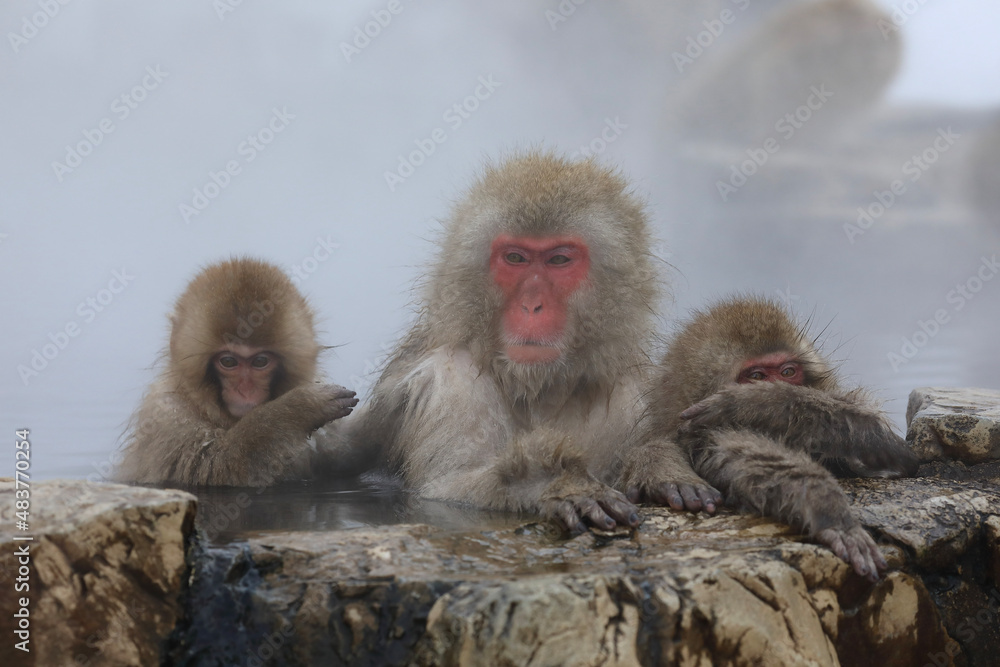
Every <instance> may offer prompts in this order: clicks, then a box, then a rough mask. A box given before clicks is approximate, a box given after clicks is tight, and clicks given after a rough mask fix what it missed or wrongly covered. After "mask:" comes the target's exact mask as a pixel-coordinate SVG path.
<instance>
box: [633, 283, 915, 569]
mask: <svg viewBox="0 0 1000 667" xmlns="http://www.w3.org/2000/svg"><path fill="white" fill-rule="evenodd" d="M652 401H653V402H654V404H655V405H656V413H655V414H656V417H655V421H656V424H655V430H656V431H657V432H661V433H666V434H678V438H679V440H680V442H681V444H682V445H683V446H684V447H685V449H686V450H687V451H688V452H689V453H690V455H691V459H692V462H693V463H694V468H695V470H696V471H698V472H699V473H700V474H701V475H703V476H704V478H705V479H706V480H708V481H709V482H710V483H712V484H714V485H715V486H717V487H718V488H719V489H721V490H722V493H723V495H724V497H725V498H726V502H727V503H730V504H734V505H737V506H741V507H743V508H745V509H750V510H752V511H755V512H757V513H760V514H763V515H767V516H772V517H775V518H778V519H780V520H782V521H785V522H786V523H789V524H791V525H793V526H795V527H797V528H800V529H802V530H804V531H805V532H806V533H807V534H808V535H809V536H811V537H813V538H814V539H816V540H817V541H819V542H821V543H822V544H825V545H827V546H828V547H829V548H830V549H831V550H833V552H834V553H836V554H837V555H838V556H839V557H840V558H842V559H844V560H845V561H847V562H848V563H850V564H851V565H852V566H853V568H854V570H855V571H856V572H857V573H858V574H860V575H862V576H867V577H869V578H871V579H872V580H875V579H877V578H878V575H879V572H880V571H883V570H884V569H885V568H886V561H885V558H884V557H883V556H882V554H881V552H880V551H879V549H878V547H877V546H876V545H875V542H874V540H872V538H871V536H870V535H869V534H868V533H867V532H866V531H865V529H864V528H862V527H861V525H860V524H859V523H858V521H857V519H855V518H854V517H853V516H852V515H851V511H850V506H849V503H848V499H847V496H846V495H845V494H844V492H843V490H842V489H841V488H840V486H839V485H838V484H837V480H836V479H835V478H834V476H833V474H831V472H830V470H834V471H837V472H838V473H840V474H847V475H858V476H864V477H899V476H904V475H913V474H915V472H916V468H917V459H916V457H915V456H914V454H913V453H912V452H911V451H910V449H909V448H908V447H907V446H906V444H905V442H904V441H903V439H902V438H900V437H899V436H898V435H896V433H894V432H893V429H892V426H891V424H890V423H889V420H888V419H887V418H886V416H885V415H884V414H883V413H882V412H881V411H880V410H879V409H878V408H877V407H876V406H875V405H874V404H873V402H872V401H871V399H870V398H869V397H868V396H867V395H866V394H865V393H864V391H863V390H861V389H855V390H852V391H845V390H843V389H841V388H840V386H839V383H838V381H837V377H836V374H835V373H834V370H833V368H832V367H831V365H830V363H829V362H828V361H827V360H826V359H825V358H823V356H822V355H820V353H819V352H818V351H817V349H816V347H815V345H814V341H813V339H810V338H809V337H808V336H807V334H806V332H805V330H804V328H803V327H801V326H799V325H798V324H796V322H795V321H794V320H793V319H792V318H791V317H790V316H789V315H788V313H787V312H786V311H785V310H784V309H783V308H782V307H780V306H778V305H777V304H775V303H773V302H771V301H767V300H764V299H759V298H753V297H736V298H732V299H730V300H728V301H723V302H721V303H718V304H716V305H714V306H713V307H712V308H710V309H708V310H707V311H704V312H701V313H698V314H696V315H695V317H694V318H693V319H692V320H691V321H690V322H689V323H688V324H687V325H686V326H685V327H684V328H683V329H682V330H681V331H680V332H679V333H678V334H677V335H676V337H675V338H674V339H673V341H672V342H671V344H670V346H669V349H668V352H667V354H666V357H665V359H664V360H663V365H662V369H661V375H660V380H659V382H658V383H657V386H656V389H655V390H654V392H653V394H652ZM824 466H826V467H824ZM827 468H830V470H828V469H827Z"/></svg>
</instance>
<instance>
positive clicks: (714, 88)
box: [0, 0, 1000, 479]
mask: <svg viewBox="0 0 1000 667" xmlns="http://www.w3.org/2000/svg"><path fill="white" fill-rule="evenodd" d="M876 7H881V8H882V10H881V11H880V10H878V9H876ZM998 24H1000V7H998V6H997V5H996V3H993V2H990V1H989V0H949V1H948V2H943V1H934V0H924V1H920V0H898V1H896V2H884V3H881V4H879V5H876V4H871V3H868V2H864V1H861V0H828V1H822V2H820V1H807V0H711V1H706V0H697V1H695V0H691V1H689V2H671V3H658V2H638V1H636V0H633V1H626V2H600V1H598V0H576V1H574V0H562V1H561V2H560V1H559V0H545V1H541V2H539V1H537V0H530V1H529V0H523V1H522V0H518V1H509V0H508V1H504V2H493V3H468V2H459V1H457V0H446V1H442V2H435V3H427V2H412V1H409V0H393V1H392V2H389V1H375V2H351V3H323V2H316V1H312V2H309V1H304V0H300V1H288V2H283V3H262V2H253V1H251V0H243V1H240V0H214V1H213V0H178V1H174V2H170V3H166V2H160V3H134V2H126V1H125V0H105V1H101V2H97V1H94V0H73V1H68V0H67V1H66V4H61V0H7V1H6V2H4V3H3V5H2V6H0V28H2V34H3V43H2V44H0V126H2V128H3V129H2V132H0V284H2V289H0V308H2V310H0V312H2V313H3V314H4V318H3V324H2V328H0V349H2V350H3V357H2V363H0V424H2V426H3V428H4V429H6V433H7V434H8V435H9V436H12V435H13V431H14V430H15V429H19V428H28V429H30V430H31V441H32V449H31V451H32V455H33V456H32V461H31V471H30V472H31V474H32V477H33V479H40V478H51V477H88V476H90V477H91V478H92V479H99V478H100V477H101V474H102V473H104V472H106V471H107V470H109V463H110V462H111V461H112V460H113V456H114V453H115V451H116V448H117V447H118V438H119V436H120V434H121V432H122V430H123V428H124V425H125V423H126V421H127V419H128V416H129V414H130V413H131V412H132V410H133V409H134V408H135V407H136V405H137V404H138V402H139V399H140V397H141V395H142V393H143V391H144V390H145V388H146V386H147V385H148V384H149V383H150V382H151V381H152V379H153V378H154V375H155V361H156V359H157V357H158V355H159V353H160V352H161V350H162V349H163V348H164V345H165V342H166V337H167V332H168V328H167V314H168V312H169V311H170V309H171V307H172V305H173V302H174V300H175V299H176V297H177V296H178V295H179V294H180V292H181V291H182V290H183V288H184V287H185V285H186V284H187V282H188V280H190V278H191V277H193V275H194V274H195V273H196V272H197V271H198V270H199V268H201V267H203V266H204V265H206V264H208V263H211V262H214V261H217V260H219V259H222V258H226V257H229V256H231V255H242V254H249V255H253V256H257V257H260V258H263V259H266V260H269V261H271V262H274V263H276V264H278V265H280V266H282V267H283V268H285V269H286V270H287V271H288V272H289V274H290V275H292V276H293V277H294V278H295V280H296V283H297V285H298V286H299V288H300V289H301V290H302V291H303V292H304V293H305V294H306V295H307V297H308V298H309V300H310V302H311V303H312V305H313V307H314V308H315V310H316V311H317V313H318V315H319V322H320V328H321V331H322V342H323V343H324V344H326V345H330V346H335V347H334V348H333V349H331V350H329V351H328V352H327V353H326V354H325V355H324V357H323V360H322V362H323V367H324V370H325V373H326V375H327V376H328V378H329V379H331V380H333V381H336V382H338V383H340V384H344V385H347V386H349V387H353V388H355V389H357V390H358V391H359V393H361V395H362V400H364V398H365V395H366V392H367V389H368V387H370V386H371V383H372V381H373V380H374V374H375V371H376V369H377V368H378V365H379V363H380V362H381V360H382V359H383V358H384V356H385V354H386V352H387V351H388V350H389V349H391V347H392V345H393V343H394V342H395V341H396V340H397V338H398V337H399V335H400V334H401V333H402V332H403V331H405V329H406V327H407V324H408V323H409V322H410V321H411V319H412V315H413V309H412V304H413V301H414V294H413V292H412V288H413V286H414V283H415V281H416V279H417V278H418V277H419V275H420V272H421V271H422V267H424V266H425V265H426V263H427V262H428V260H429V259H430V258H432V257H433V253H434V243H433V242H434V239H435V237H436V234H437V230H438V228H439V221H440V220H442V219H444V218H445V217H446V216H447V215H448V212H449V208H450V206H451V204H452V202H453V201H454V200H455V199H456V198H457V197H458V196H459V195H460V194H461V192H462V191H463V189H464V188H465V187H467V186H468V184H469V183H470V182H471V181H472V179H473V178H474V177H475V174H476V173H477V171H478V169H479V168H480V166H481V165H482V163H483V161H484V160H485V159H487V158H489V157H497V156H501V155H503V154H504V152H506V151H511V150H517V149H519V148H520V149H523V148H530V147H538V146H541V147H545V148H549V149H553V150H556V151H560V152H562V153H564V154H567V155H574V154H576V155H583V154H594V155H596V156H597V157H598V159H600V160H602V161H606V162H608V163H611V164H614V165H617V166H619V167H620V168H621V169H622V170H623V172H624V173H625V174H626V175H627V176H628V178H629V179H630V180H631V182H632V183H633V184H634V186H635V188H636V190H637V191H638V192H639V193H641V194H642V195H643V196H644V197H646V198H647V200H648V203H649V214H650V220H651V223H652V227H653V230H654V232H655V234H656V236H657V237H658V239H659V242H658V244H657V246H656V248H655V252H656V254H657V255H658V256H660V257H661V258H662V259H663V260H664V261H665V263H666V264H665V266H666V268H667V270H668V272H669V275H670V279H671V283H672V297H671V298H670V299H669V300H666V301H665V302H664V304H663V306H664V312H665V313H666V317H665V321H664V331H665V332H668V331H669V330H670V326H671V323H672V322H675V321H677V319H678V318H680V317H684V316H686V315H687V314H688V313H690V311H691V309H692V308H696V307H699V306H701V305H704V304H705V303H706V302H707V301H708V300H709V299H713V298H716V297H719V296H721V295H724V294H727V293H731V292H734V291H753V292H757V293H760V294H764V295H767V296H771V297H773V298H775V299H778V300H780V301H782V302H784V303H787V304H788V305H789V306H790V307H791V308H792V309H793V310H794V311H795V312H796V313H797V314H798V315H799V316H800V317H803V318H807V317H811V318H812V322H813V330H814V331H816V332H817V333H819V332H820V331H822V330H825V333H824V334H823V338H822V339H823V340H824V341H825V345H824V349H825V350H826V351H827V352H830V353H831V355H832V356H833V358H835V359H837V360H841V361H842V362H843V363H842V369H843V371H844V373H845V374H846V375H847V377H848V378H849V380H850V381H852V382H855V383H863V384H866V385H869V386H871V387H872V388H874V389H875V390H876V391H877V393H878V395H879V396H880V397H881V398H882V399H884V400H885V401H886V407H887V409H888V410H889V411H890V413H891V414H892V416H893V419H894V420H895V421H896V422H897V423H898V424H899V425H900V427H901V428H902V425H903V415H904V413H905V408H906V397H907V395H908V394H909V392H910V390H911V389H913V388H915V387H918V386H924V385H944V386H980V387H992V388H1000V358H998V355H997V352H996V349H997V348H996V341H997V329H998V324H1000V279H996V280H994V278H995V277H996V275H995V274H996V273H997V272H998V270H1000V268H998V267H997V266H996V264H995V261H996V260H995V259H994V258H995V257H996V254H997V253H998V250H1000V167H998V165H1000V41H998V40H997V38H996V34H997V33H996V31H997V25H998ZM366 31H367V34H366ZM433 137H437V140H435V139H434V138H433ZM441 137H444V140H443V141H442V140H440V138H441ZM431 149H432V150H431ZM894 188H895V189H894ZM864 214H867V217H866V216H865V215H864ZM13 451H14V450H13V448H10V449H9V450H8V454H7V455H6V456H7V458H6V459H2V458H0V476H3V475H10V474H12V471H13V461H14V457H13ZM4 471H6V472H4Z"/></svg>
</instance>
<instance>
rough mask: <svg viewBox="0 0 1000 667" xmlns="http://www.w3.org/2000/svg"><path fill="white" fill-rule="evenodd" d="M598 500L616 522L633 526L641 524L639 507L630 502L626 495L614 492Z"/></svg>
mask: <svg viewBox="0 0 1000 667" xmlns="http://www.w3.org/2000/svg"><path fill="white" fill-rule="evenodd" d="M597 502H598V504H600V506H601V508H602V509H603V510H604V511H605V512H607V514H608V515H609V516H610V517H611V518H612V519H614V520H615V522H616V523H618V524H620V525H622V526H630V527H632V528H634V527H636V526H638V525H639V508H637V507H636V506H635V505H633V504H632V503H630V502H629V501H628V499H627V498H626V497H625V496H624V495H622V494H620V493H618V492H614V493H613V494H608V495H607V496H605V497H604V498H600V499H598V501H597Z"/></svg>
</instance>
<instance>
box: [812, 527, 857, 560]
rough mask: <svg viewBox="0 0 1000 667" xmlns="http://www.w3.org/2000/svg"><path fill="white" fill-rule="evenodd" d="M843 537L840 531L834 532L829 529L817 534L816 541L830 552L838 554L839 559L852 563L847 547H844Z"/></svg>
mask: <svg viewBox="0 0 1000 667" xmlns="http://www.w3.org/2000/svg"><path fill="white" fill-rule="evenodd" d="M841 535H842V534H841V532H840V531H838V530H834V529H833V528H827V529H825V530H821V531H819V532H818V533H817V534H816V540H817V541H819V542H820V543H821V544H825V545H826V546H827V547H828V548H829V549H830V551H832V552H833V553H834V554H836V556H837V558H839V559H840V560H842V561H845V562H848V563H849V562H851V559H850V558H848V556H847V547H846V546H845V545H844V540H843V539H842V537H841Z"/></svg>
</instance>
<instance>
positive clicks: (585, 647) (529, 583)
mask: <svg viewBox="0 0 1000 667" xmlns="http://www.w3.org/2000/svg"><path fill="white" fill-rule="evenodd" d="M945 465H946V464H944V463H943V462H938V463H936V464H934V467H933V468H931V467H928V466H925V467H923V468H922V469H921V472H922V474H924V475H925V476H924V477H920V478H915V479H907V480H891V481H887V480H843V486H844V488H845V491H846V492H847V494H848V495H849V496H850V497H851V499H852V502H853V506H854V509H855V512H856V514H857V516H858V517H859V519H860V520H861V521H862V523H863V524H864V525H865V526H866V527H867V528H868V529H869V530H870V531H871V532H872V534H873V535H874V536H875V537H876V539H877V540H878V541H879V543H880V546H881V548H882V550H883V552H884V553H885V554H886V557H887V559H888V561H889V563H890V566H891V568H892V571H890V572H889V573H888V574H887V575H886V576H885V577H883V579H882V580H881V581H879V582H877V583H876V584H872V583H870V582H869V581H867V580H866V579H864V578H861V577H859V576H857V575H856V574H855V573H854V571H853V570H852V569H851V568H850V567H849V566H848V565H847V564H846V563H844V562H843V561H841V560H840V559H839V558H837V557H836V556H835V555H834V554H833V553H832V552H830V551H829V550H828V549H826V548H825V547H822V546H819V545H817V544H813V543H810V542H809V541H808V540H806V539H804V538H803V537H802V536H801V535H799V534H798V533H797V532H796V531H794V530H792V529H791V528H789V527H788V526H785V525H782V524H780V523H777V522H774V521H771V520H768V519H763V518H759V517H753V516H748V515H741V514H736V513H734V512H731V511H728V510H723V511H721V512H720V513H719V515H718V516H711V517H710V516H705V515H700V514H699V515H695V514H689V513H684V512H673V511H671V510H668V509H664V508H654V507H646V508H644V509H643V515H644V522H643V524H642V525H641V526H640V527H639V528H638V529H636V530H621V531H618V532H612V533H603V532H602V533H596V532H591V533H586V534H583V535H580V536H578V537H575V538H573V539H564V538H562V537H561V536H559V535H556V534H554V533H553V532H552V530H551V529H550V528H549V527H548V526H547V525H545V524H542V523H522V522H516V521H511V520H510V519H511V517H506V520H505V521H502V522H497V523H491V522H490V521H488V520H487V519H486V518H485V515H484V517H483V518H482V520H481V523H480V524H478V526H475V525H474V524H472V523H469V521H468V517H467V516H465V515H463V517H464V518H463V520H462V521H448V520H445V519H447V511H446V508H444V507H441V508H439V511H437V512H436V513H432V514H433V515H434V516H437V517H438V518H439V519H441V522H440V523H438V524H436V525H435V526H430V525H424V524H409V525H408V524H401V525H393V526H379V527H361V528H357V529H352V530H330V531H325V532H320V531H310V532H303V531H286V530H282V531H278V532H258V533H256V534H250V535H243V536H242V537H241V538H240V539H239V541H235V542H231V543H226V544H210V543H208V541H207V540H205V535H206V533H204V532H198V533H196V532H195V529H196V527H195V526H194V525H193V522H194V518H193V517H194V501H193V497H192V496H189V495H188V494H185V493H181V492H175V491H156V490H150V489H142V488H132V487H124V486H117V485H94V484H88V483H85V482H47V483H43V484H39V485H37V486H36V487H35V488H34V489H33V490H32V491H33V495H32V514H31V517H32V521H31V525H32V533H31V534H33V535H34V536H35V538H36V539H35V542H34V543H32V546H31V549H32V552H31V553H32V558H33V561H32V563H33V564H32V568H33V569H32V572H33V574H32V576H33V577H34V578H33V579H32V581H31V583H32V589H31V596H32V607H31V619H32V624H33V625H32V632H33V634H32V639H33V642H34V644H33V648H35V649H36V651H37V653H36V654H35V655H36V656H37V658H38V661H37V664H70V663H71V662H72V661H74V660H76V661H78V663H79V664H88V665H103V664H158V663H160V664H170V665H199V666H200V665H232V664H239V665H248V666H250V667H261V666H263V665H305V664H324V665H519V664H563V665H598V664H600V665H637V664H641V665H655V664H680V665H709V664H729V665H740V664H802V665H838V664H879V665H880V666H881V667H892V666H894V665H901V666H902V665H923V664H928V663H930V664H942V665H947V664H960V665H973V666H976V665H991V664H995V657H996V656H995V647H996V645H997V644H998V642H1000V623H997V622H996V621H997V619H1000V592H998V591H997V589H996V585H997V582H998V581H1000V475H998V470H1000V469H998V468H997V467H996V462H991V463H987V464H981V465H979V466H965V465H962V466H960V467H961V471H960V474H958V475H955V476H953V478H948V479H944V478H942V476H927V474H928V470H931V469H933V470H934V471H936V472H938V473H940V472H942V471H944V468H943V466H945ZM11 486H12V485H11V484H10V483H7V484H6V485H4V486H3V487H0V496H5V497H6V498H7V501H3V499H0V508H3V509H2V511H0V518H2V519H3V521H4V523H3V526H4V527H7V526H11V525H13V521H14V517H13V516H12V512H13V510H11V509H10V508H12V507H13V502H11V501H12V498H11V496H12V493H13V490H12V488H11ZM247 512H248V513H249V508H247ZM467 513H468V511H467V510H465V514H467ZM428 516H430V514H428ZM484 524H485V525H488V526H490V527H489V528H483V525H484ZM212 525H214V524H212ZM8 530H9V528H8ZM0 535H2V537H3V539H4V540H5V541H7V542H12V540H13V535H11V534H10V533H7V534H0ZM188 538H190V539H188ZM185 547H187V552H186V553H185ZM13 551H14V550H13V548H12V545H8V548H6V549H5V550H4V551H3V552H2V553H0V565H2V566H3V569H2V570H0V572H4V573H6V572H11V573H16V572H17V569H16V568H17V567H18V564H17V563H16V562H15V561H14V560H11V554H12V553H13ZM185 556H186V559H185ZM8 583H11V582H8ZM0 601H2V605H3V608H2V609H0V612H2V619H13V618H14V617H13V613H14V610H13V609H11V608H10V605H11V604H12V603H11V602H10V601H9V597H2V598H0ZM0 626H2V627H0V629H2V630H3V631H4V632H7V633H8V636H11V634H10V633H12V632H13V630H14V627H13V626H12V625H11V624H10V621H8V620H0ZM11 650H12V649H11V648H10V645H9V644H8V645H6V646H4V647H3V648H0V659H2V660H3V662H2V664H19V663H15V662H14V661H13V660H12V659H11V658H12V657H13V656H12V654H10V651H11ZM5 651H6V653H4V652H5ZM18 657H21V656H18Z"/></svg>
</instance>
